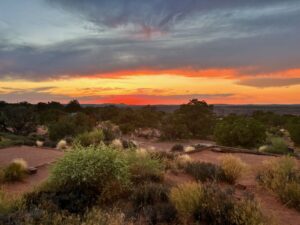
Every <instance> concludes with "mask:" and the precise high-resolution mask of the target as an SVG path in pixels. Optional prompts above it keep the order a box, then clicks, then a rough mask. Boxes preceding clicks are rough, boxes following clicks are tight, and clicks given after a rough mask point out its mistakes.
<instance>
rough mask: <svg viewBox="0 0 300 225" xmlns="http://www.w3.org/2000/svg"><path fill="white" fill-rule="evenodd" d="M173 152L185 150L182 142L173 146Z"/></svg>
mask: <svg viewBox="0 0 300 225" xmlns="http://www.w3.org/2000/svg"><path fill="white" fill-rule="evenodd" d="M171 151H172V152H183V151H184V147H183V145H181V144H176V145H174V146H173V147H172V148H171Z"/></svg>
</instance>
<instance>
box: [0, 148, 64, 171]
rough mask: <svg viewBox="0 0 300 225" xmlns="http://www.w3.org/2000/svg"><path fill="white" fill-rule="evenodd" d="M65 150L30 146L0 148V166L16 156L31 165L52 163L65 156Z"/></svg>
mask: <svg viewBox="0 0 300 225" xmlns="http://www.w3.org/2000/svg"><path fill="white" fill-rule="evenodd" d="M63 154H64V153H63V152H61V151H58V150H55V149H49V148H37V147H29V146H21V147H11V148H4V149H0V167H1V166H5V165H7V164H9V163H10V162H11V161H12V160H14V159H16V158H22V159H24V160H25V161H26V162H27V163H28V166H30V167H37V166H41V165H44V164H48V163H52V162H54V161H55V160H56V159H58V158H60V157H61V156H63Z"/></svg>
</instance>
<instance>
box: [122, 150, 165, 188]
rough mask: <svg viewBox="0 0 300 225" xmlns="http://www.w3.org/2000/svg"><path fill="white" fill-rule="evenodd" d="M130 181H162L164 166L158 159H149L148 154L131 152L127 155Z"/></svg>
mask: <svg viewBox="0 0 300 225" xmlns="http://www.w3.org/2000/svg"><path fill="white" fill-rule="evenodd" d="M127 160H128V162H129V170H130V173H131V179H132V181H134V182H137V183H139V182H146V181H154V182H158V181H161V180H162V179H163V171H164V165H163V163H162V161H160V160H159V159H156V158H153V157H151V155H150V154H148V153H145V154H144V153H143V154H142V153H139V152H135V151H131V152H129V153H127Z"/></svg>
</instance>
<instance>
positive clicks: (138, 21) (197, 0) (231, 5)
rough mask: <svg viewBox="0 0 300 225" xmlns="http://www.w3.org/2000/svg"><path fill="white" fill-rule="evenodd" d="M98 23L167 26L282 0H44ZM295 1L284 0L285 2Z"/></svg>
mask: <svg viewBox="0 0 300 225" xmlns="http://www.w3.org/2000/svg"><path fill="white" fill-rule="evenodd" d="M47 1H48V2H50V3H51V4H53V5H56V6H60V7H62V8H64V9H66V10H70V11H71V12H74V13H76V14H79V15H81V16H84V17H86V18H87V19H88V20H90V21H92V22H94V23H95V24H98V25H105V26H109V27H115V26H122V25H128V24H135V25H139V26H143V27H149V28H154V29H163V30H164V29H168V28H170V27H171V26H173V25H174V24H175V23H176V22H178V21H180V20H183V19H185V18H187V17H189V16H192V15H194V14H197V13H205V12H208V11H217V10H232V9H241V8H261V7H265V6H276V5H277V4H278V3H280V4H282V3H283V1H281V0H268V1H261V0H252V1H241V0H230V1H220V0H151V1H149V0H85V1H82V0H47ZM294 2H297V1H296V0H287V1H284V5H287V4H291V3H294Z"/></svg>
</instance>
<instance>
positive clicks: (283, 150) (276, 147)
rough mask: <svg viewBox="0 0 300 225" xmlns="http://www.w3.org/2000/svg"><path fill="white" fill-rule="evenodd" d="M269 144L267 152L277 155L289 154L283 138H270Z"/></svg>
mask: <svg viewBox="0 0 300 225" xmlns="http://www.w3.org/2000/svg"><path fill="white" fill-rule="evenodd" d="M267 142H268V143H269V146H268V147H267V148H266V149H265V152H269V153H275V154H288V153H289V149H288V146H287V144H286V143H285V141H284V140H283V139H282V138H281V137H269V138H268V140H267Z"/></svg>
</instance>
